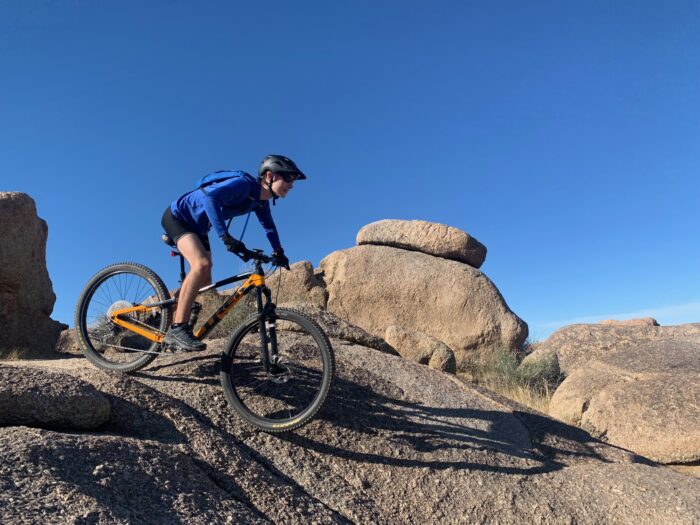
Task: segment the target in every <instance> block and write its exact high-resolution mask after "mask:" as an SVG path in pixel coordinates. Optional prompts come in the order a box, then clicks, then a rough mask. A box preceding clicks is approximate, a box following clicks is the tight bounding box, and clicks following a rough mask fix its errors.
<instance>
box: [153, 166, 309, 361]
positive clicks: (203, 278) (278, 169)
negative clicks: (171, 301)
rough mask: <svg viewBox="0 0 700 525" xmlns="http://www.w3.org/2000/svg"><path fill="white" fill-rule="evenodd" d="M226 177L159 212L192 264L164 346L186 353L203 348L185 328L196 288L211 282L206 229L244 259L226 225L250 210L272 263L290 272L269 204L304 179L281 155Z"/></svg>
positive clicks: (188, 328)
mask: <svg viewBox="0 0 700 525" xmlns="http://www.w3.org/2000/svg"><path fill="white" fill-rule="evenodd" d="M227 175H231V176H230V177H226V178H224V177H222V178H223V179H224V180H221V181H219V182H214V183H212V184H207V185H206V186H202V187H200V188H197V189H196V190H194V191H191V192H189V193H186V194H184V195H183V196H182V197H180V198H179V199H177V200H176V201H175V202H173V203H172V204H171V205H170V206H168V208H167V209H166V210H165V213H163V219H162V221H161V224H162V225H163V228H164V229H165V233H167V234H168V235H169V236H170V238H171V239H172V240H173V241H174V242H175V243H176V245H177V249H178V251H179V252H180V253H181V254H182V255H183V256H184V257H185V259H186V260H187V262H188V263H189V265H190V271H189V273H188V274H187V276H186V277H185V279H184V280H183V282H182V287H181V288H180V295H179V298H178V303H177V309H176V311H175V317H174V320H173V324H172V326H171V327H170V329H169V330H168V331H167V333H166V334H165V338H164V340H163V342H164V343H165V344H166V345H168V346H171V347H175V349H177V350H180V351H185V352H192V351H198V350H204V349H205V348H206V344H204V343H203V342H202V341H198V340H197V339H195V337H194V335H193V334H192V327H191V326H190V325H189V318H190V310H191V309H192V305H193V304H194V300H195V297H196V296H197V292H198V291H199V289H200V288H202V287H204V286H206V285H208V284H211V282H212V280H211V269H212V260H211V247H210V245H209V237H208V235H207V234H208V232H209V229H210V228H212V227H213V228H214V231H215V232H216V234H217V235H218V236H219V238H220V239H221V241H222V242H223V243H224V244H225V245H226V248H227V249H228V250H229V251H231V252H233V253H236V254H238V255H239V256H242V257H243V258H244V260H247V259H246V258H245V253H246V251H247V250H246V247H245V245H244V244H243V243H242V242H241V241H240V240H238V239H234V238H233V237H231V235H230V234H229V232H228V230H227V228H226V226H225V223H224V221H225V220H227V219H231V218H232V217H236V216H239V215H244V214H246V213H249V212H251V211H254V212H255V214H256V216H257V217H258V221H260V224H261V225H262V227H263V229H264V230H265V233H266V234H267V238H268V240H269V241H270V244H271V245H272V249H273V252H272V255H273V257H274V260H273V264H275V265H277V266H281V267H284V268H287V269H289V259H287V257H286V256H285V254H284V250H283V249H282V245H281V244H280V239H279V235H278V234H277V227H276V226H275V223H274V221H273V219H272V213H271V212H270V203H269V200H270V199H272V203H273V204H275V201H276V200H277V199H278V198H284V197H286V196H287V194H288V193H289V191H290V190H291V189H292V187H293V186H294V181H297V180H303V179H305V178H306V176H305V175H304V174H303V173H302V172H301V170H300V169H299V168H297V165H296V164H294V162H293V161H292V160H291V159H288V158H287V157H284V156H282V155H268V156H267V157H265V158H264V159H263V161H262V162H261V164H260V167H259V168H258V177H257V179H256V178H254V177H253V176H252V175H250V174H248V173H246V172H243V171H238V172H228V173H227Z"/></svg>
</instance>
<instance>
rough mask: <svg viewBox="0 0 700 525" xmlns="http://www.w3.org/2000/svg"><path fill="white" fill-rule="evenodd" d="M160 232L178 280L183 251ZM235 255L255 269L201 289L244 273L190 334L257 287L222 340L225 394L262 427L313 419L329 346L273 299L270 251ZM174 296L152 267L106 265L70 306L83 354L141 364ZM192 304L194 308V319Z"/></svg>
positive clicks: (325, 379)
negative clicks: (175, 260) (175, 261)
mask: <svg viewBox="0 0 700 525" xmlns="http://www.w3.org/2000/svg"><path fill="white" fill-rule="evenodd" d="M164 240H165V242H166V243H167V244H169V245H170V246H171V247H172V248H173V251H172V252H171V255H173V256H179V257H180V282H182V280H183V279H184V276H185V266H184V265H185V262H184V257H183V256H182V254H180V253H179V252H178V251H177V250H176V248H175V245H174V243H173V242H172V241H171V240H170V239H169V238H168V237H167V236H164ZM238 255H239V256H241V257H243V258H244V260H245V259H248V260H250V261H252V263H253V265H254V270H252V271H248V272H245V273H241V274H238V275H234V276H232V277H229V278H227V279H223V280H221V281H218V282H216V283H213V284H210V285H208V286H205V287H204V288H202V289H200V290H199V293H202V292H206V291H207V290H214V289H217V288H220V287H222V286H226V285H228V284H232V283H235V282H238V281H243V283H242V284H241V285H240V286H239V287H238V288H236V289H235V291H233V293H231V295H229V296H228V297H227V298H226V300H225V301H224V302H223V304H222V305H221V306H220V307H219V308H218V309H217V310H216V311H215V312H214V314H213V315H212V316H211V317H210V318H209V319H208V320H207V321H206V322H205V323H203V324H202V325H201V326H200V327H199V328H198V329H197V330H195V331H194V336H195V337H196V338H197V339H199V340H201V339H204V338H205V337H207V335H208V334H210V333H211V331H212V330H213V329H214V328H215V327H216V326H217V324H219V322H221V320H222V319H224V318H225V317H226V315H227V314H228V313H229V312H231V311H232V309H233V308H234V307H235V306H236V304H238V303H239V302H240V301H241V299H243V297H245V296H246V295H247V294H249V293H255V301H256V306H257V312H256V313H255V314H253V315H252V316H250V317H249V318H247V319H246V320H245V321H243V322H242V323H241V324H240V325H239V326H238V328H237V329H236V330H235V331H234V333H233V335H232V336H231V338H230V340H229V341H228V344H227V346H226V349H225V350H224V352H223V354H222V357H221V371H220V374H219V378H220V381H221V384H222V386H223V389H224V393H225V395H226V399H227V401H228V402H229V403H230V404H231V406H232V407H233V408H234V410H235V411H236V412H237V413H238V414H239V415H240V416H241V417H242V418H243V419H244V420H245V421H247V422H248V423H250V424H252V425H253V426H255V427H257V428H258V429H260V430H263V431H265V432H271V433H278V432H286V431H289V430H294V429H297V428H299V427H301V426H303V425H305V424H307V423H308V422H309V421H311V420H312V419H313V418H314V416H316V414H317V413H318V411H319V410H320V409H321V407H322V406H323V404H324V402H325V400H326V397H327V395H328V392H329V390H330V387H331V383H332V380H333V375H334V369H335V358H334V354H333V348H332V346H331V344H330V341H329V340H328V337H327V336H326V334H325V333H324V332H323V330H322V329H321V328H320V327H319V326H318V324H316V322H314V321H313V320H312V319H310V318H308V317H307V316H305V315H304V314H302V313H301V312H298V311H295V310H292V309H286V308H277V307H276V305H275V304H274V303H273V302H272V293H271V291H270V289H269V288H268V287H267V286H266V284H265V278H266V274H265V271H264V269H263V265H264V264H269V263H271V262H272V260H273V259H272V257H271V256H268V255H265V254H264V253H263V252H262V251H261V250H245V251H244V252H241V253H239V254H238ZM272 271H274V268H273V269H272ZM270 273H271V272H270ZM268 275H269V274H268ZM176 304H177V294H175V293H174V294H173V295H172V296H171V294H170V293H169V292H168V289H167V288H166V286H165V284H164V283H163V280H162V279H161V278H160V277H159V276H158V275H157V274H156V273H155V272H154V271H153V270H151V269H149V268H147V267H145V266H143V265H141V264H137V263H133V262H125V263H118V264H113V265H111V266H107V267H106V268H104V269H103V270H101V271H99V272H98V273H97V274H95V275H94V276H93V277H92V278H91V279H90V281H88V283H87V284H86V285H85V288H84V289H83V291H82V292H81V294H80V297H79V299H78V304H77V306H76V310H75V332H76V336H77V339H78V341H79V343H80V345H81V347H82V351H83V353H84V355H85V357H87V359H88V360H90V362H92V363H93V364H94V365H96V366H97V367H99V368H101V369H104V370H108V371H112V372H126V373H128V372H134V371H136V370H140V369H142V368H143V367H145V366H146V365H148V364H149V363H151V362H152V361H153V360H154V359H155V358H157V357H158V356H159V355H161V354H162V353H163V352H165V351H166V350H167V349H166V348H165V347H164V345H163V338H164V336H165V332H166V331H167V329H168V327H169V326H170V324H171V321H172V317H173V311H174V309H175V306H176ZM198 305H199V303H197V302H195V307H194V308H193V309H192V314H191V317H190V324H191V325H192V326H194V325H195V323H196V322H197V318H198V315H199V310H200V308H201V305H199V308H198Z"/></svg>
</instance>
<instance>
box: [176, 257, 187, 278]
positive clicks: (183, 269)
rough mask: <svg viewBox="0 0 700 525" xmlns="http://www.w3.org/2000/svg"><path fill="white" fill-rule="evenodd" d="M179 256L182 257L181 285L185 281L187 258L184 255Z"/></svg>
mask: <svg viewBox="0 0 700 525" xmlns="http://www.w3.org/2000/svg"><path fill="white" fill-rule="evenodd" d="M178 255H179V256H180V284H182V281H184V280H185V275H186V273H185V258H184V257H183V255H182V254H181V253H180V252H178Z"/></svg>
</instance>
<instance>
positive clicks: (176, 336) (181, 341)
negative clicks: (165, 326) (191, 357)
mask: <svg viewBox="0 0 700 525" xmlns="http://www.w3.org/2000/svg"><path fill="white" fill-rule="evenodd" d="M163 344H164V345H165V346H168V347H170V348H173V349H174V350H176V351H180V352H199V351H200V350H204V349H205V348H206V347H207V345H206V344H204V343H203V342H202V341H200V340H198V339H195V337H194V335H192V327H191V326H190V325H188V324H184V325H181V326H177V327H175V328H173V327H172V326H171V327H170V329H169V330H168V331H167V332H166V333H165V337H164V338H163Z"/></svg>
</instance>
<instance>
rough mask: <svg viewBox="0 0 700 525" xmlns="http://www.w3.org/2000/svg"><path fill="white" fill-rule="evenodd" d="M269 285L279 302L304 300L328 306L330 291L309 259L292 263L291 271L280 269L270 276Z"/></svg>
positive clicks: (303, 301) (322, 306) (323, 306)
mask: <svg viewBox="0 0 700 525" xmlns="http://www.w3.org/2000/svg"><path fill="white" fill-rule="evenodd" d="M268 286H269V287H270V289H272V291H273V293H274V296H275V297H274V299H275V301H276V302H277V303H294V302H302V303H311V304H315V305H317V306H320V307H321V308H325V307H326V300H327V296H328V293H327V292H326V289H325V287H324V283H323V281H322V280H321V279H320V278H319V277H318V276H317V275H316V274H315V273H314V267H313V265H312V264H311V263H310V262H309V261H299V262H296V263H294V264H292V265H291V266H290V271H286V270H278V272H277V273H275V274H273V275H271V276H269V277H268Z"/></svg>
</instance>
